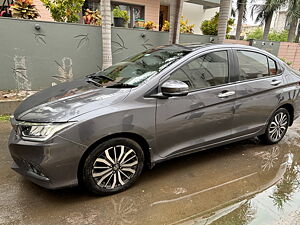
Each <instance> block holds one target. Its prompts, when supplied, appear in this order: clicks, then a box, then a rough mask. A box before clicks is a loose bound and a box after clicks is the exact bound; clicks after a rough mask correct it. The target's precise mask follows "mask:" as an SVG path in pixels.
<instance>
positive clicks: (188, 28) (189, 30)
mask: <svg viewBox="0 0 300 225" xmlns="http://www.w3.org/2000/svg"><path fill="white" fill-rule="evenodd" d="M188 23H189V20H188V19H186V20H184V17H183V16H182V17H181V19H180V33H184V34H193V33H194V27H195V24H190V25H188Z"/></svg>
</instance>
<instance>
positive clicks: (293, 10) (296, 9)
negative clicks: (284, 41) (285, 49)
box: [287, 0, 300, 42]
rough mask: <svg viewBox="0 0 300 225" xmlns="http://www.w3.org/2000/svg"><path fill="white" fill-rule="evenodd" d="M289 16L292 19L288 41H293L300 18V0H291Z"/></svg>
mask: <svg viewBox="0 0 300 225" xmlns="http://www.w3.org/2000/svg"><path fill="white" fill-rule="evenodd" d="M287 17H288V19H289V21H290V29H289V36H288V41H290V42H291V41H293V39H294V37H295V32H296V29H297V23H298V19H299V18H300V2H299V0H289V6H288V13H287Z"/></svg>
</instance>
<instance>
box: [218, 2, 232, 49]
mask: <svg viewBox="0 0 300 225" xmlns="http://www.w3.org/2000/svg"><path fill="white" fill-rule="evenodd" d="M230 6H231V1H230V0H221V2H220V16H219V22H218V41H217V43H219V44H223V42H224V40H225V36H226V30H227V23H228V18H229V13H230Z"/></svg>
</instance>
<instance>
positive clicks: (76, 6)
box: [41, 0, 85, 23]
mask: <svg viewBox="0 0 300 225" xmlns="http://www.w3.org/2000/svg"><path fill="white" fill-rule="evenodd" d="M41 2H43V3H44V5H45V7H46V8H47V9H49V10H50V13H51V16H52V18H53V19H54V20H55V21H57V22H68V23H76V22H78V21H79V19H80V13H81V10H82V6H83V4H84V2H85V0H41Z"/></svg>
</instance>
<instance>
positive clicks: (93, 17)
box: [83, 9, 102, 26]
mask: <svg viewBox="0 0 300 225" xmlns="http://www.w3.org/2000/svg"><path fill="white" fill-rule="evenodd" d="M83 20H84V23H85V24H91V25H96V26H101V25H102V17H101V15H100V12H99V10H96V11H92V10H89V9H87V10H86V11H85V13H84V16H83Z"/></svg>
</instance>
